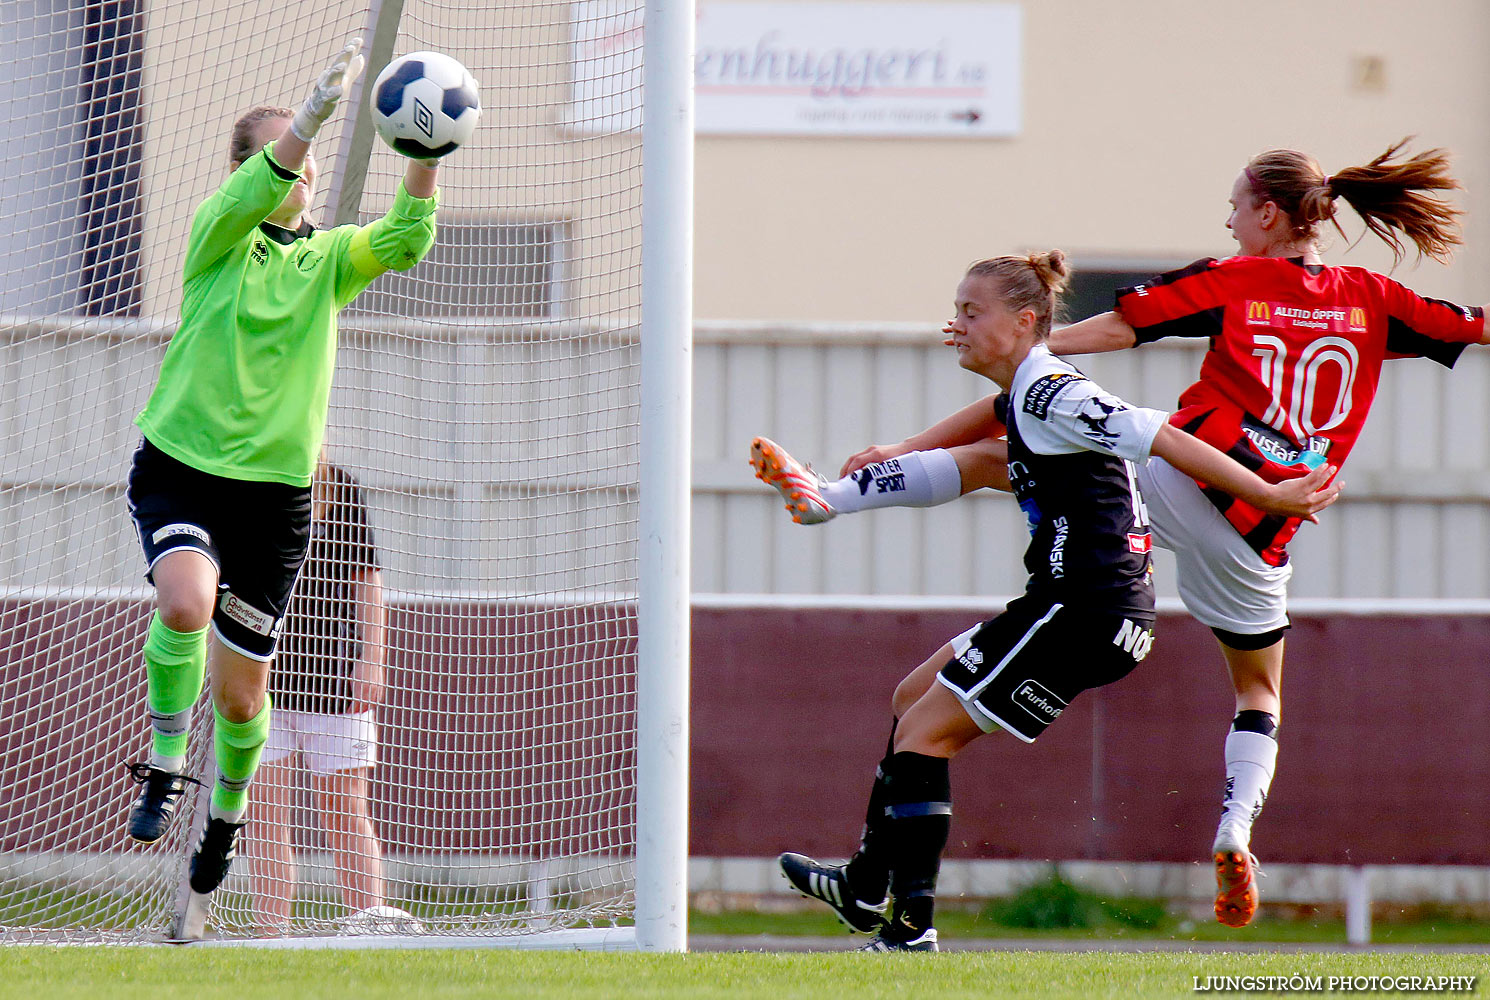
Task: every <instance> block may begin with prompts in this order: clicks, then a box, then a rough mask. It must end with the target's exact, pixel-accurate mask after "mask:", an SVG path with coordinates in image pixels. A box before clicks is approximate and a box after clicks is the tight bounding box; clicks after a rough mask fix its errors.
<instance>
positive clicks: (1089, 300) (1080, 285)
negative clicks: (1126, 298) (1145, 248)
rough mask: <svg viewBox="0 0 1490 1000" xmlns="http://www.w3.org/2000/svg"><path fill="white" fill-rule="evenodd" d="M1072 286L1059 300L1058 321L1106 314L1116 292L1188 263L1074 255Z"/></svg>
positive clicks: (1172, 260)
mask: <svg viewBox="0 0 1490 1000" xmlns="http://www.w3.org/2000/svg"><path fill="white" fill-rule="evenodd" d="M1072 260H1073V263H1072V274H1071V283H1070V285H1068V286H1067V288H1066V294H1065V295H1064V296H1062V299H1063V301H1064V308H1063V309H1062V310H1061V313H1062V316H1061V319H1062V320H1063V321H1064V322H1067V323H1075V322H1076V321H1077V320H1083V319H1086V318H1087V317H1088V316H1095V315H1097V314H1098V313H1104V312H1107V311H1108V310H1110V309H1111V308H1112V303H1113V296H1114V295H1115V294H1116V292H1117V290H1118V289H1119V288H1128V287H1130V286H1132V285H1137V284H1140V283H1142V282H1144V281H1147V280H1148V279H1149V278H1152V277H1153V276H1154V275H1156V274H1162V273H1164V272H1165V271H1173V270H1174V269H1176V268H1180V267H1184V266H1185V265H1186V264H1188V263H1190V261H1189V260H1177V259H1171V260H1158V259H1149V260H1143V259H1134V260H1123V259H1121V258H1113V257H1108V258H1100V257H1093V258H1090V259H1086V260H1083V259H1082V258H1080V257H1076V256H1074V255H1073V258H1072Z"/></svg>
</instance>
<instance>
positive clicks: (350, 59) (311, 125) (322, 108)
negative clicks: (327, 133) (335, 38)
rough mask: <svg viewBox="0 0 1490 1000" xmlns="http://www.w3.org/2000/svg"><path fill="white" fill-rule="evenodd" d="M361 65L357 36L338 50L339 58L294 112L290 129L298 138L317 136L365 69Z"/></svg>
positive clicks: (305, 138) (327, 69)
mask: <svg viewBox="0 0 1490 1000" xmlns="http://www.w3.org/2000/svg"><path fill="white" fill-rule="evenodd" d="M362 66H363V59H362V39H360V38H354V39H352V40H351V41H350V42H348V43H347V44H346V45H344V46H343V47H342V50H341V51H340V52H338V53H337V54H336V59H335V60H334V61H333V62H332V63H331V65H330V66H328V67H326V70H325V72H323V73H322V74H321V76H320V79H318V80H316V85H315V86H314V87H313V88H311V92H310V96H309V97H307V98H306V99H305V103H304V104H302V105H300V110H299V111H297V112H295V118H294V120H292V121H291V122H290V131H291V132H293V133H295V138H297V139H303V140H305V141H306V142H310V140H311V139H312V138H314V137H315V134H316V133H317V132H319V131H320V130H321V126H322V125H324V124H326V119H327V118H330V117H331V112H333V111H335V110H336V102H337V101H339V100H341V99H342V96H343V95H344V94H346V92H347V88H349V87H351V86H352V83H353V82H354V81H355V80H356V79H357V77H358V76H359V75H360V74H361V73H362Z"/></svg>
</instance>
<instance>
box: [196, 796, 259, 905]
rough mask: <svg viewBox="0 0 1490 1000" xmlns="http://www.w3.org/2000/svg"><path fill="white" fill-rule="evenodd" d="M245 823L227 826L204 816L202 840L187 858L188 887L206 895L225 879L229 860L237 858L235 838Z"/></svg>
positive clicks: (236, 839) (236, 840) (218, 820)
mask: <svg viewBox="0 0 1490 1000" xmlns="http://www.w3.org/2000/svg"><path fill="white" fill-rule="evenodd" d="M247 825H248V824H247V823H229V822H228V821H227V820H225V819H218V818H217V817H215V816H209V817H207V825H206V826H204V827H202V839H201V840H199V841H197V849H196V851H194V852H193V853H192V856H191V888H192V891H193V892H199V893H201V894H202V895H204V896H205V895H206V894H207V893H209V892H212V891H213V890H214V889H216V888H217V887H218V886H220V885H222V880H223V879H225V878H227V877H228V869H229V868H230V867H232V864H233V858H235V857H237V855H238V838H239V836H240V835H241V834H242V833H243V828H244V827H245V826H247Z"/></svg>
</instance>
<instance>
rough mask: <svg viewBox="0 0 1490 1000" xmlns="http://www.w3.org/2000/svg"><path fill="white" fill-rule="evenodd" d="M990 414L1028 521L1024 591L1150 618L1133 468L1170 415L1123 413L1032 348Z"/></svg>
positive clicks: (1145, 530)
mask: <svg viewBox="0 0 1490 1000" xmlns="http://www.w3.org/2000/svg"><path fill="white" fill-rule="evenodd" d="M995 405H996V407H997V410H998V416H999V417H1000V419H1002V420H1003V421H1004V425H1005V426H1006V427H1007V428H1008V433H1009V482H1010V485H1011V486H1012V487H1013V489H1014V497H1015V499H1016V500H1018V501H1019V506H1020V508H1021V509H1022V510H1023V511H1024V513H1025V517H1026V518H1027V519H1028V521H1029V528H1030V534H1031V536H1032V537H1031V541H1030V546H1029V548H1028V549H1026V550H1025V553H1024V565H1025V568H1026V569H1027V570H1028V571H1029V574H1030V580H1029V583H1028V585H1027V587H1026V590H1027V591H1028V592H1029V593H1031V594H1039V595H1041V596H1044V597H1050V598H1053V599H1055V600H1059V601H1063V602H1067V603H1071V604H1077V605H1101V606H1102V607H1103V608H1105V609H1108V610H1111V611H1115V612H1122V613H1125V614H1130V613H1131V614H1138V615H1146V616H1152V615H1153V612H1154V587H1153V581H1152V565H1151V562H1150V550H1151V549H1152V546H1153V542H1152V537H1151V535H1150V533H1149V525H1148V515H1147V513H1146V511H1145V510H1144V505H1143V498H1142V496H1141V495H1140V494H1139V491H1138V481H1137V477H1136V475H1135V472H1134V468H1133V463H1134V462H1146V461H1148V457H1149V449H1150V448H1151V447H1152V446H1153V443H1154V436H1155V435H1156V434H1158V433H1159V428H1160V427H1161V426H1163V424H1164V422H1165V420H1166V419H1167V418H1168V414H1166V413H1164V412H1162V411H1160V410H1150V409H1146V408H1144V407H1137V406H1129V405H1128V404H1127V403H1125V402H1123V401H1122V400H1121V399H1119V398H1117V397H1116V396H1114V395H1112V394H1110V393H1107V392H1104V391H1103V389H1102V387H1101V386H1099V385H1097V384H1096V383H1095V382H1093V381H1092V380H1091V379H1089V378H1087V377H1086V376H1085V375H1083V374H1081V372H1079V371H1077V370H1076V368H1074V367H1073V366H1072V365H1070V364H1068V363H1067V362H1065V361H1063V360H1061V359H1060V358H1057V357H1055V356H1054V355H1053V354H1051V353H1050V349H1049V348H1048V347H1046V346H1045V345H1044V344H1039V345H1036V346H1035V347H1034V348H1033V349H1032V350H1031V351H1030V353H1029V356H1028V357H1026V358H1025V359H1024V361H1023V362H1022V363H1021V364H1020V366H1019V369H1018V370H1017V371H1016V372H1015V374H1014V384H1013V386H1012V387H1011V388H1010V390H1009V391H1008V392H1006V393H1003V394H1001V395H1000V396H999V397H998V399H997V401H996V404H995Z"/></svg>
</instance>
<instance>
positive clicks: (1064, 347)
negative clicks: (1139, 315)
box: [1050, 312, 1138, 354]
mask: <svg viewBox="0 0 1490 1000" xmlns="http://www.w3.org/2000/svg"><path fill="white" fill-rule="evenodd" d="M1137 342H1138V338H1137V337H1136V336H1135V335H1134V333H1133V328H1132V327H1131V326H1129V325H1128V323H1127V321H1126V320H1124V319H1123V316H1122V314H1121V313H1117V312H1105V313H1099V314H1097V315H1096V316H1092V317H1090V318H1088V319H1084V320H1082V321H1081V322H1079V323H1072V324H1071V325H1070V326H1063V327H1061V328H1060V329H1059V330H1052V331H1050V351H1051V353H1052V354H1103V353H1106V352H1107V351H1121V350H1126V349H1127V348H1129V347H1132V346H1133V345H1134V344H1136V343H1137Z"/></svg>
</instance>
